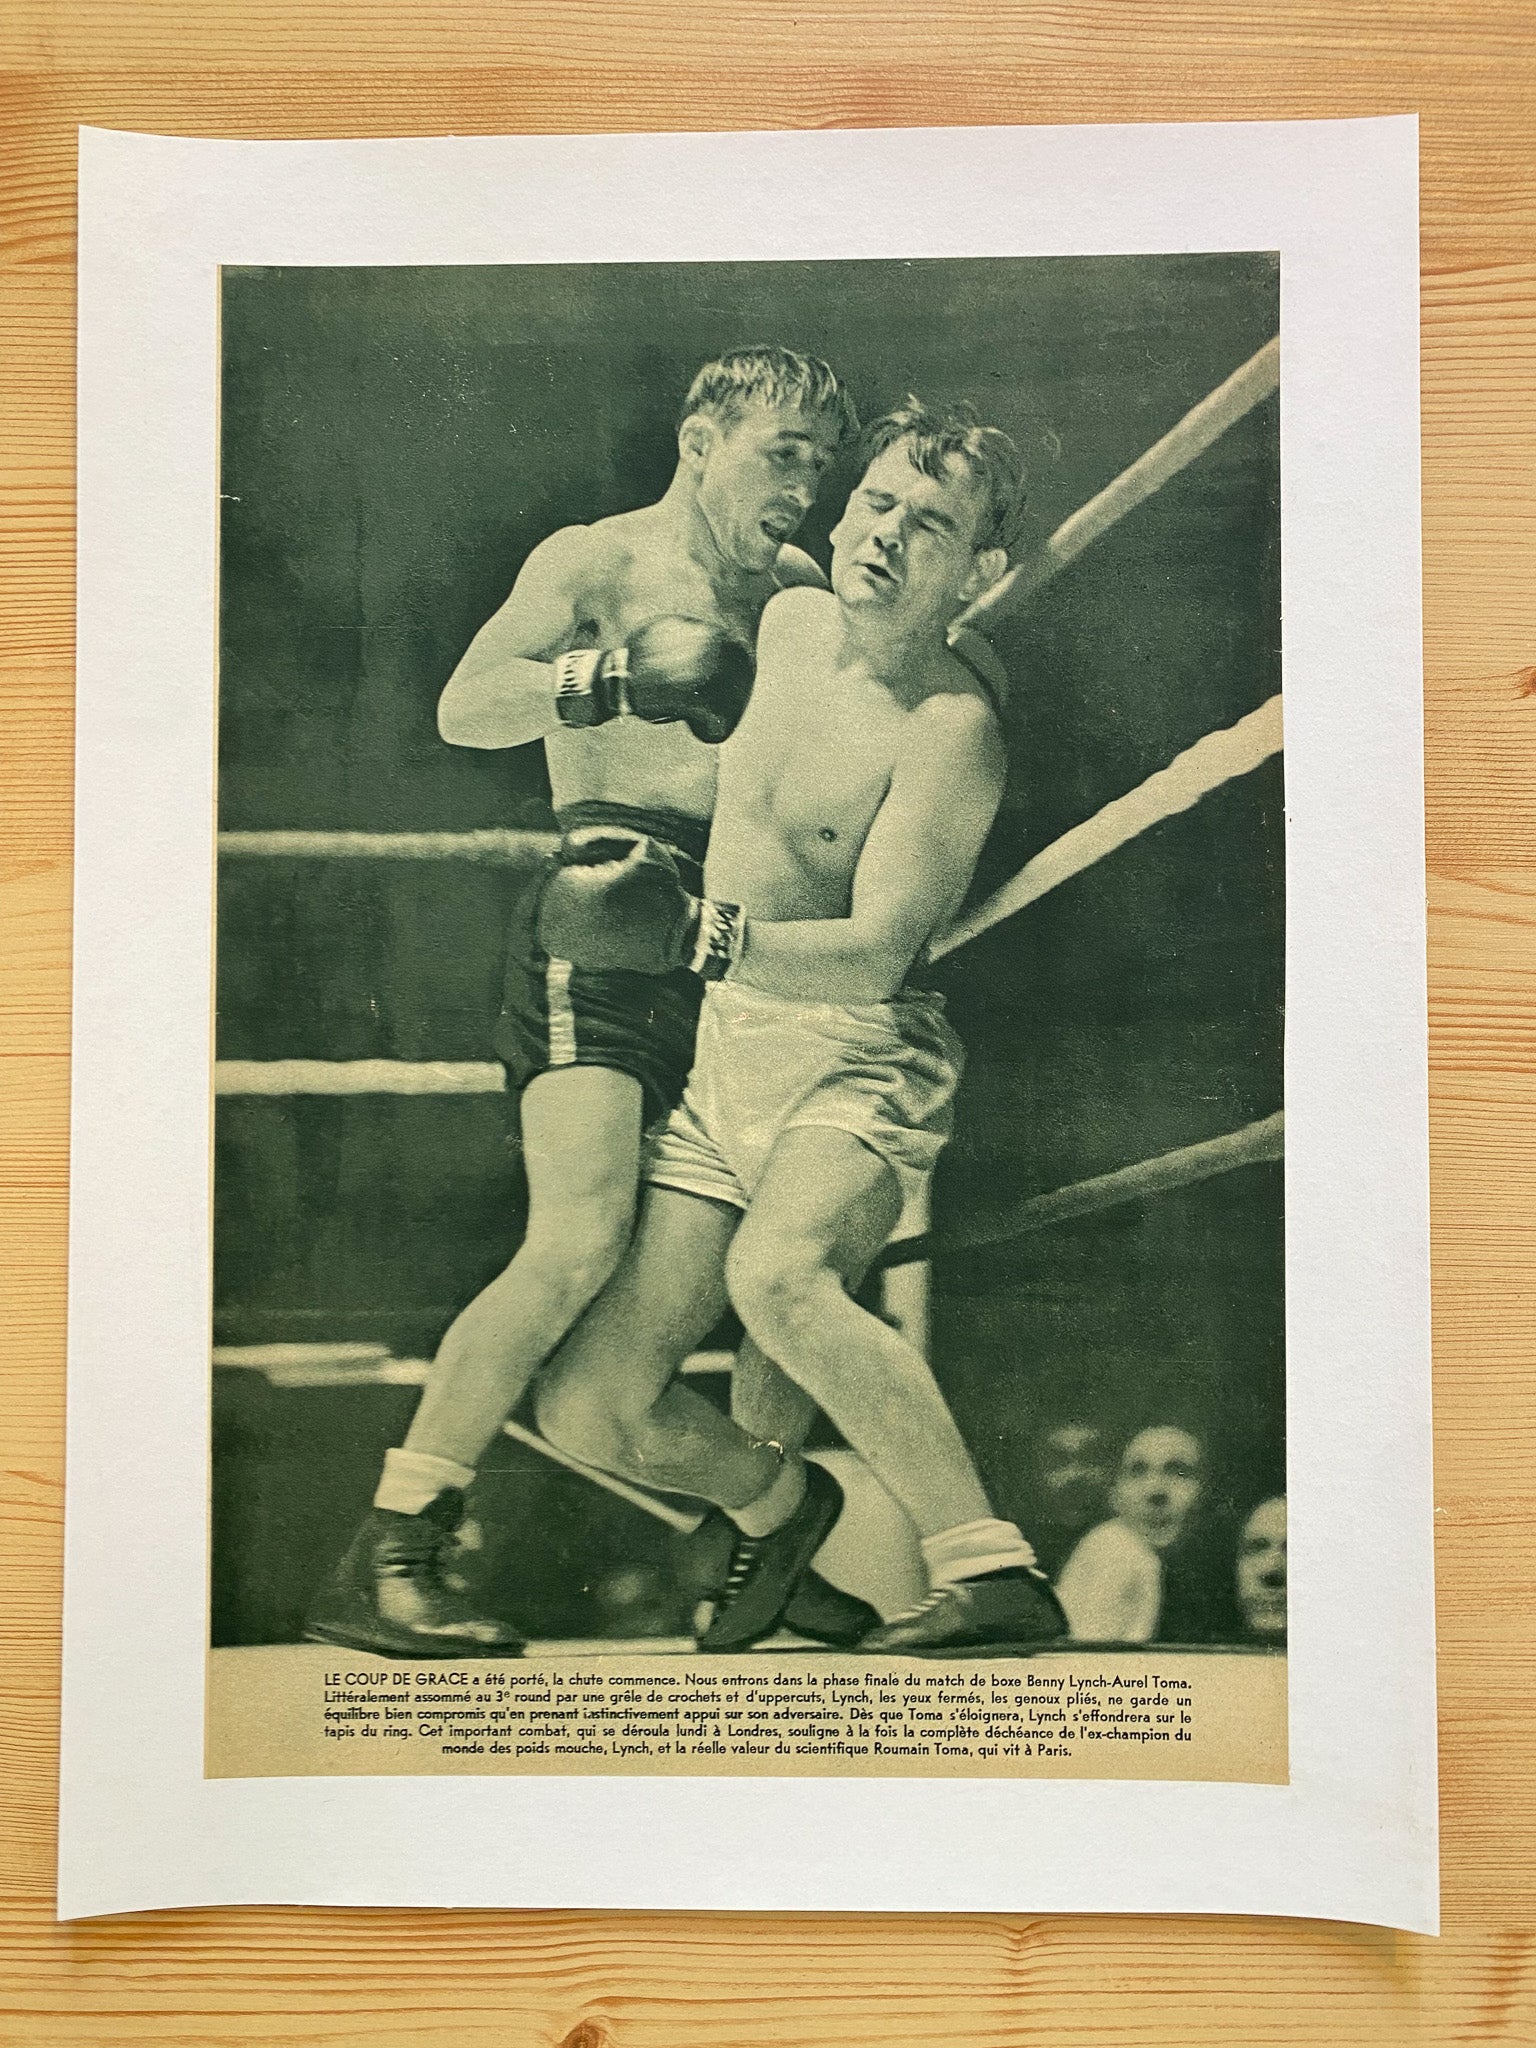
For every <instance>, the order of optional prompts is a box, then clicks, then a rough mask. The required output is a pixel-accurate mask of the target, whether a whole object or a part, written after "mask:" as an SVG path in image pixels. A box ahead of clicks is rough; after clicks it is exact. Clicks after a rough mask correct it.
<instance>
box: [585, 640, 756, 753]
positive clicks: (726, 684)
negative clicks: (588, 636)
mask: <svg viewBox="0 0 1536 2048" xmlns="http://www.w3.org/2000/svg"><path fill="white" fill-rule="evenodd" d="M753 673H754V664H753V660H752V654H751V651H750V649H748V648H746V647H744V646H743V645H742V644H741V642H740V641H739V640H733V639H732V638H731V636H730V634H729V633H723V632H722V631H721V630H720V628H719V627H718V626H711V625H709V624H708V623H707V621H705V620H703V619H687V618H661V619H648V620H647V621H646V623H645V624H644V625H643V626H639V627H637V628H636V629H635V631H634V632H633V633H631V634H630V636H629V644H628V645H627V646H625V647H611V648H608V649H607V650H606V651H605V650H603V649H600V648H573V649H572V650H571V651H570V652H569V653H568V654H562V655H561V657H560V659H559V660H558V661H557V662H556V663H555V711H556V714H557V715H558V717H559V718H560V720H561V722H562V724H565V725H573V726H592V725H606V724H607V722H608V720H609V719H610V718H624V717H631V718H644V719H646V720H648V721H649V722H650V723H651V724H652V725H669V724H672V723H673V722H675V721H681V723H682V724H684V725H686V726H687V727H688V730H689V731H690V732H691V733H692V734H693V736H694V738H695V739H699V740H703V741H704V742H705V744H706V745H707V746H712V747H717V746H719V744H720V742H721V741H722V740H726V739H729V738H730V736H731V734H732V733H733V732H734V731H735V730H736V727H737V725H738V724H739V722H740V719H741V714H742V713H743V711H745V710H746V708H747V699H748V698H749V697H750V696H751V694H752V678H753Z"/></svg>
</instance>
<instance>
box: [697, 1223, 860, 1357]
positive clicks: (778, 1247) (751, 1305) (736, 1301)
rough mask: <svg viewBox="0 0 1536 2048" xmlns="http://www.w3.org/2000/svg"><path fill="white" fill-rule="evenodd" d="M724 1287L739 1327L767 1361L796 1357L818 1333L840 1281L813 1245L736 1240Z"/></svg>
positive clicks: (747, 1238)
mask: <svg viewBox="0 0 1536 2048" xmlns="http://www.w3.org/2000/svg"><path fill="white" fill-rule="evenodd" d="M726 1285H727V1287H728V1288H729V1290H730V1296H731V1302H732V1304H733V1306H734V1307H735V1310H736V1313H737V1314H738V1315H739V1316H740V1317H741V1320H742V1323H743V1325H744V1326H745V1327H746V1329H747V1331H748V1333H749V1334H750V1335H751V1337H752V1339H753V1341H754V1342H755V1343H756V1344H757V1345H758V1346H759V1348H760V1349H761V1350H763V1351H765V1352H767V1354H768V1356H769V1357H770V1358H777V1359H788V1358H793V1357H795V1356H796V1355H797V1354H798V1353H800V1352H802V1351H803V1350H804V1349H805V1348H806V1346H807V1344H808V1343H810V1342H812V1341H813V1340H814V1339H815V1337H816V1335H817V1332H818V1330H820V1329H822V1328H824V1325H825V1319H826V1311H827V1305H828V1297H829V1295H835V1296H840V1295H841V1293H842V1282H841V1281H840V1280H839V1278H838V1276H837V1275H836V1274H835V1273H834V1272H833V1271H832V1270H831V1269H830V1267H828V1266H827V1264H826V1263H825V1261H824V1259H823V1258H822V1256H821V1254H820V1252H819V1251H818V1250H817V1249H816V1247H815V1246H813V1245H799V1244H795V1243H794V1242H792V1241H787V1240H785V1239H771V1240H768V1241H766V1242H759V1241H756V1240H753V1239H752V1238H750V1237H741V1238H738V1239H737V1240H736V1243H735V1244H734V1245H733V1246H732V1247H731V1254H730V1258H729V1260H728V1261H727V1264H726Z"/></svg>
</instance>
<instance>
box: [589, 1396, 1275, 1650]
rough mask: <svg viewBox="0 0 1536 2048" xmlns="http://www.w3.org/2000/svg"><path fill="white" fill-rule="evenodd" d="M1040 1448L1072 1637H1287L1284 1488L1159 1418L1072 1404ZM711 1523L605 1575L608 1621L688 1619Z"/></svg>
mask: <svg viewBox="0 0 1536 2048" xmlns="http://www.w3.org/2000/svg"><path fill="white" fill-rule="evenodd" d="M1033 1450H1034V1455H1035V1469H1034V1473H1033V1480H1032V1484H1031V1486H1030V1488H1029V1501H1030V1503H1031V1507H1032V1512H1030V1511H1028V1510H1026V1512H1025V1513H1024V1515H1023V1516H1022V1520H1023V1522H1024V1525H1025V1533H1026V1535H1027V1536H1028V1538H1029V1540H1030V1542H1031V1544H1032V1545H1033V1547H1034V1550H1035V1552H1036V1555H1037V1557H1038V1559H1039V1562H1040V1564H1041V1566H1042V1568H1043V1569H1044V1570H1045V1571H1046V1572H1047V1573H1048V1574H1049V1576H1050V1577H1051V1579H1052V1581H1053V1582H1054V1584H1055V1587H1056V1591H1057V1594H1058V1596H1059V1598H1060V1600H1061V1603H1062V1606H1063V1607H1064V1608H1065V1610H1066V1613H1067V1618H1068V1620H1069V1622H1070V1623H1071V1626H1072V1638H1073V1640H1074V1641H1076V1642H1082V1643H1159V1642H1161V1643H1180V1644H1201V1643H1206V1644H1213V1645H1234V1646H1243V1645H1247V1646H1252V1647H1255V1648H1262V1647H1268V1648H1276V1649H1278V1648H1283V1647H1284V1645H1285V1640H1286V1504H1285V1496H1284V1494H1283V1493H1282V1492H1279V1491H1262V1490H1257V1489H1253V1488H1251V1487H1250V1489H1249V1491H1248V1493H1247V1494H1246V1495H1244V1493H1243V1492H1242V1490H1241V1488H1240V1487H1239V1486H1237V1485H1235V1484H1234V1483H1233V1479H1232V1475H1231V1474H1230V1473H1229V1472H1227V1471H1226V1470H1224V1469H1220V1461H1216V1465H1215V1468H1214V1469H1213V1460H1212V1457H1211V1454H1210V1450H1209V1447H1208V1445H1207V1443H1206V1441H1205V1440H1204V1437H1203V1436H1202V1434H1201V1432H1200V1431H1199V1430H1198V1429H1196V1428H1193V1427H1190V1426H1188V1425H1187V1424H1186V1423H1184V1422H1182V1421H1180V1422H1173V1421H1159V1420H1155V1419H1154V1420H1151V1421H1148V1422H1146V1423H1144V1424H1142V1425H1140V1426H1138V1427H1136V1428H1134V1429H1133V1430H1132V1431H1131V1433H1130V1434H1129V1435H1123V1434H1117V1433H1115V1432H1113V1431H1112V1430H1110V1429H1109V1428H1107V1427H1105V1426H1103V1425H1101V1424H1099V1423H1097V1422H1094V1421H1091V1420H1085V1419H1083V1418H1082V1417H1080V1416H1074V1415H1067V1416H1065V1417H1061V1418H1058V1419H1055V1420H1050V1421H1046V1422H1044V1423H1042V1425H1041V1427H1040V1429H1039V1431H1038V1432H1037V1434H1036V1435H1035V1437H1034V1440H1033ZM1238 1462H1241V1461H1238ZM711 1533H718V1532H712V1531H711V1530H710V1529H706V1531H705V1532H703V1534H702V1535H701V1537H699V1538H694V1539H691V1540H690V1541H689V1542H688V1543H686V1544H684V1545H683V1546H681V1552H680V1554H679V1556H678V1557H677V1559H676V1578H675V1579H674V1577H673V1575H672V1574H670V1573H668V1572H667V1571H666V1570H664V1569H663V1568H661V1567H659V1566H657V1565H655V1564H649V1565H640V1564H635V1563H629V1564H624V1565H616V1566H614V1567H613V1568H611V1569H610V1570H609V1571H607V1572H605V1573H603V1574H601V1575H599V1577H598V1579H597V1581H596V1582H595V1584H594V1586H593V1589H592V1590H593V1594H594V1596H595V1599H596V1601H597V1605H598V1609H599V1611H600V1616H601V1618H600V1620H599V1621H598V1627H599V1630H600V1632H601V1633H602V1634H604V1635H611V1636H619V1637H640V1636H647V1635H667V1634H671V1633H675V1632H679V1631H686V1628H687V1626H688V1622H687V1615H688V1612H689V1611H690V1610H691V1606H692V1603H693V1602H694V1601H695V1600H696V1599H698V1598H699V1597H701V1595H702V1594H703V1593H704V1592H705V1590H707V1586H708V1583H709V1581H710V1577H711V1574H712V1573H713V1572H714V1571H715V1569H716V1568H717V1567H718V1566H719V1565H720V1563H721V1562H722V1560H721V1558H719V1557H713V1556H712V1555H711V1554H710V1550H709V1544H708V1541H707V1539H708V1536H709V1535H710V1534H711ZM716 1548H718V1546H716ZM866 1590H868V1589H867V1588H866Z"/></svg>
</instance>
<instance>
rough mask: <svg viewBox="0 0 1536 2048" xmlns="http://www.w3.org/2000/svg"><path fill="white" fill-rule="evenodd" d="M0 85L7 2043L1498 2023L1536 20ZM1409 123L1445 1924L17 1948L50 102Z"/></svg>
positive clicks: (361, 131)
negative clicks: (1417, 344) (1418, 144)
mask: <svg viewBox="0 0 1536 2048" xmlns="http://www.w3.org/2000/svg"><path fill="white" fill-rule="evenodd" d="M0 74H3V75H0V94H3V107H4V117H3V129H0V293H3V304H0V334H3V335H4V340H5V358H4V387H3V388H4V401H3V405H0V437H3V448H4V518H5V522H6V526H5V536H4V544H3V546H4V552H3V556H0V560H3V575H4V579H5V583H4V587H5V592H6V604H5V608H4V615H3V623H0V634H3V642H0V644H3V651H4V657H5V689H4V697H3V703H4V721H5V726H4V731H5V740H4V747H3V769H0V773H3V776H4V792H3V798H0V802H3V817H4V829H5V853H4V864H3V896H0V914H3V918H4V926H3V939H0V958H3V974H4V993H3V998H0V1001H3V1008H4V1018H5V1034H6V1035H5V1039H4V1043H3V1048H0V1050H3V1053H4V1057H3V1059H0V1088H3V1090H4V1106H3V1113H0V1127H3V1146H4V1166H3V1172H0V1200H3V1203H4V1223H3V1230H0V1240H3V1256H4V1262H5V1271H6V1275H7V1279H8V1282H9V1286H8V1290H7V1295H6V1307H5V1332H6V1343H5V1347H4V1351H5V1370H6V1375H7V1387H6V1398H5V1404H4V1423H5V1437H4V1451H3V1470H0V1554H3V1556H4V1558H5V1560H6V1569H5V1573H4V1580H3V1584H4V1607H3V1618H0V1627H3V1643H4V1664H3V1666H0V1744H3V1747H0V1756H3V1763H4V1769H3V1774H0V1775H3V1782H4V1791H3V1795H0V1830H3V1834H0V1841H3V1852H0V2040H4V2041H7V2042H9V2041H16V2042H25V2043H33V2042H48V2043H76V2042H78V2043H88V2042H89V2043H96V2042H130V2041H132V2042H149V2043H155V2044H164V2048H171V2044H176V2048H200V2044H204V2043H210V2042H226V2041H241V2042H251V2041H260V2042H265V2043H273V2044H277V2043H285V2044H306V2048H310V2044H312V2048H321V2044H325V2048H351V2044H357V2048H407V2044H409V2048H492V2044H495V2048H524V2044H529V2048H545V2044H547V2048H555V2044H563V2048H605V2044H611V2048H695V2044H697V2048H738V2044H740V2048H748V2044H753V2048H756V2044H761V2048H767V2044H770V2043H772V2044H778V2048H791V2044H793V2048H833V2044H837V2048H851V2044H855V2043H868V2044H879V2048H886V2044H890V2048H919V2044H921V2048H930V2044H941V2043H942V2044H952V2048H958V2044H962V2043H963V2044H974V2048H1014V2044H1018V2048H1024V2044H1031V2048H1140V2044H1145V2043H1152V2042H1159V2043H1169V2044H1179V2048H1196V2044H1202V2048H1203V2044H1211V2048H1215V2044H1220V2048H1249V2044H1252V2048H1259V2044H1263V2048H1270V2044H1281V2043H1284V2044H1292V2043H1309V2044H1328V2048H1346V2044H1348V2048H1355V2044H1358V2048H1375V2044H1381V2048H1407V2044H1425V2048H1431V2044H1432V2048H1441V2044H1446V2048H1450V2044H1465V2043H1494V2042H1501V2043H1502V2042H1536V1746H1533V1742H1532V1736H1531V1720H1532V1712H1531V1706H1530V1698H1531V1694H1532V1690H1533V1687H1536V1657H1533V1653H1532V1646H1531V1636H1532V1632H1533V1626H1536V1583H1533V1580H1536V1572H1533V1562H1532V1545H1531V1541H1530V1532H1531V1519H1532V1504H1533V1497H1536V1476H1533V1470H1536V1462H1533V1454H1536V1399H1533V1389H1532V1374H1531V1370H1530V1361H1531V1357H1532V1353H1533V1349H1536V1343H1533V1340H1536V1238H1533V1226H1532V1213H1533V1207H1536V1120H1533V1114H1532V1112H1533V1106H1536V1078H1533V1074H1532V1054H1533V1052H1536V953H1533V949H1532V937H1533V932H1536V826H1533V819H1532V803H1533V798H1536V666H1533V664H1536V144H1533V115H1536V14H1533V11H1532V8H1531V5H1530V0H1422V4H1420V5H1414V4H1412V0H1359V4H1357V5H1355V6H1354V7H1348V6H1341V5H1338V4H1337V0H1332V4H1331V0H1276V4H1273V5H1271V6H1269V7H1267V8H1266V7H1260V6H1258V5H1251V4H1250V5H1242V4H1239V5H1229V4H1224V0H1203V4H1201V0H1161V4H1157V5H1153V4H1147V0H1143V4H1139V5H1138V4H1132V0H1123V4H1120V5H1116V4H1115V0H1086V4H1082V5H1076V6H1073V5H1067V4H1062V0H1023V4H1020V0H993V4H990V5H986V4H981V0H974V4H966V0H890V4H887V5H883V6H876V5H874V4H872V0H806V4H803V5H790V4H789V0H779V4H777V5H773V4H764V0H739V4H737V5H736V6H733V7H729V8H725V7H717V8H709V7H705V6H703V5H698V4H696V5H694V6H692V7H689V6H687V5H685V4H683V0H649V4H644V0H606V4H592V0H564V4H561V0H522V4H515V5H508V4H505V0H502V4H499V5H498V4H497V0H313V4H310V5H300V4H297V0H268V4H264V5H263V4H260V0H246V4H244V5H241V4H239V0H229V4H222V5H220V4H213V0H73V4H66V0H9V5H8V6H7V8H6V9H5V11H4V13H3V15H0ZM1404 111H1417V112H1418V113H1420V115H1421V116H1422V120H1423V262H1424V284H1423V318H1424V473H1425V498H1424V510H1425V571H1426V579H1425V624H1426V668H1427V674H1426V702H1427V713H1428V756H1427V763H1426V782H1427V793H1428V818H1429V903H1430V946H1431V962H1430V974H1431V1014H1432V1020H1433V1048H1432V1069H1433V1071H1432V1088H1431V1099H1432V1105H1433V1119H1434V1219H1435V1255H1434V1256H1435V1266H1434V1278H1435V1297H1436V1298H1435V1336H1436V1348H1437V1383H1438V1437H1437V1443H1438V1500H1439V1507H1438V1510H1437V1512H1438V1516H1439V1533H1440V1544H1439V1558H1440V1643H1441V1686H1442V1692H1441V1721H1440V1725H1441V1740H1442V1753H1441V1754H1442V1785H1443V1809H1444V1873H1445V1901H1446V1905H1445V1930H1446V1931H1445V1933H1444V1935H1443V1936H1442V1937H1441V1938H1440V1939H1439V1940H1437V1941H1432V1940H1426V1939H1420V1938H1417V1937H1411V1936H1405V1935H1396V1934H1391V1933H1385V1932H1382V1931H1380V1930H1378V1929H1370V1928H1361V1927H1350V1926H1335V1925H1330V1924H1326V1923H1322V1922H1307V1921H1279V1922H1276V1921H1265V1920H1258V1919H1240V1920H1222V1919H1194V1918H1188V1919H1145V1920H1135V1919H1124V1918H1115V1919H1108V1918H1095V1917H1087V1916H1083V1917H1041V1918H1029V1917H1025V1916H1015V1915H1010V1916H997V1917H987V1916H965V1917H950V1918H941V1917H931V1918H904V1919H899V1920H890V1919H880V1918H875V1917H864V1916H860V1917H829V1918H821V1917H814V1918H813V1917H810V1916H805V1917H800V1916H758V1917H741V1916H723V1917H711V1916H669V1915H643V1914H623V1915H621V1914H599V1913H522V1914H518V1913H454V1914H434V1913H429V1912H395V1911H390V1912H331V1911H296V1910H249V1909H242V1910H239V1911H223V1912H203V1913H166V1914H159V1915H142V1916H132V1917H125V1918H122V1919H118V1920H110V1921H98V1922H94V1923H86V1924H83V1925H75V1926H70V1927H59V1926H56V1925H55V1923H54V1920H53V1900H52V1885H53V1810H54V1763H55V1752H56V1742H55V1721H56V1700H57V1669H58V1662H57V1640H58V1606H59V1556H60V1535H61V1525H62V1507H63V1493H62V1482H61V1457H62V1449H63V1396H64V1253H65V1215H66V1162H67V1128H68V1094H67V1055H68V1037H69V1019H68V992H69V978H68V967H69V855H70V748H71V724H70V680H71V666H70V664H71V633H72V583H71V578H72V549H73V505H72V497H71V478H72V472H71V465H72V458H73V444H72V421H71V399H72V389H71V378H72V323H73V317H74V282H73V262H74V149H75V136H74V130H75V126H76V124H77V123H79V122H89V123H96V124H100V125H103V126H108V127H123V128H143V129H159V130H163V131H173V132H177V133H181V134H192V135H248V136H320V135H395V134H436V133H448V132H458V133H471V132H490V133H495V132H515V131H525V132H526V131H541V132H548V131H556V130H562V129H569V130H583V129H648V128H666V127H676V128H732V127H744V128H751V127H799V126H848V125H888V124H893V123H923V124H944V123H957V122H1002V121H1024V122H1042V121H1091V122H1093V121H1110V120H1124V121H1144V120H1176V119H1217V118H1232V119H1257V118H1266V117H1282V116H1322V115H1343V114H1371V113H1401V112H1404ZM146 1597H153V1588H148V1589H146ZM742 1853H743V1854H744V1855H746V1854H750V1844H747V1843H744V1844H743V1845H742Z"/></svg>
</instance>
